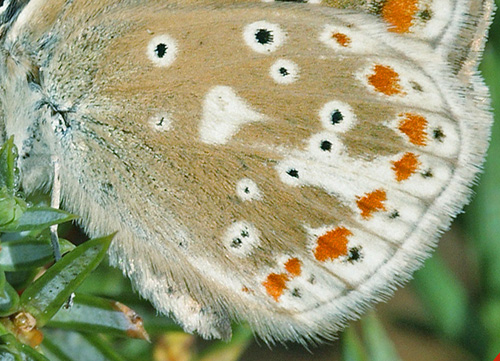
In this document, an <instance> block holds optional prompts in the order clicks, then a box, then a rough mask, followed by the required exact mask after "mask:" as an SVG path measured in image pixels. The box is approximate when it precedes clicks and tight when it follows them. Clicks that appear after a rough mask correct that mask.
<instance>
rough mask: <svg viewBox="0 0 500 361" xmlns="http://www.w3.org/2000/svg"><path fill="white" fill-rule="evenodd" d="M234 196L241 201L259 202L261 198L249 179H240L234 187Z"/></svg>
mask: <svg viewBox="0 0 500 361" xmlns="http://www.w3.org/2000/svg"><path fill="white" fill-rule="evenodd" d="M236 194H237V195H238V197H239V198H240V199H241V200H243V201H252V200H259V199H261V198H262V195H261V193H260V190H259V187H258V186H257V184H256V183H255V182H254V181H252V180H251V179H249V178H243V179H241V180H240V181H239V182H238V184H237V185H236Z"/></svg>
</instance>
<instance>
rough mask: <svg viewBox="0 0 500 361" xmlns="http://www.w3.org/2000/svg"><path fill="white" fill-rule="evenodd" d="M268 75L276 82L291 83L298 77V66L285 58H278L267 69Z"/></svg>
mask: <svg viewBox="0 0 500 361" xmlns="http://www.w3.org/2000/svg"><path fill="white" fill-rule="evenodd" d="M269 75H271V78H273V80H274V81H275V82H276V83H278V84H291V83H293V82H295V81H296V80H297V79H298V78H299V67H298V65H297V64H296V63H294V62H293V61H291V60H287V59H279V60H277V61H276V62H275V63H274V64H273V65H271V69H269Z"/></svg>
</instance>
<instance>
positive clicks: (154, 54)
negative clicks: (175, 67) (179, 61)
mask: <svg viewBox="0 0 500 361" xmlns="http://www.w3.org/2000/svg"><path fill="white" fill-rule="evenodd" d="M177 53H178V47H177V42H176V41H175V39H173V38H172V37H171V36H169V35H167V34H162V35H158V36H155V37H154V38H153V39H151V41H150V42H149V44H148V47H147V55H148V58H149V59H150V60H151V61H152V62H153V63H154V64H155V65H157V66H160V67H166V66H170V65H172V63H173V62H174V61H175V59H176V58H177Z"/></svg>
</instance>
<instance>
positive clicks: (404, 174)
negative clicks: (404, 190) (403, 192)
mask: <svg viewBox="0 0 500 361" xmlns="http://www.w3.org/2000/svg"><path fill="white" fill-rule="evenodd" d="M419 166H420V162H419V160H418V156H417V155H416V154H414V153H410V152H408V153H405V154H404V155H403V156H402V157H401V159H400V160H398V161H395V162H392V170H393V171H394V173H395V175H396V180H397V181H398V182H401V181H404V180H406V179H408V178H410V177H411V176H412V175H413V174H415V172H416V171H417V169H418V167H419Z"/></svg>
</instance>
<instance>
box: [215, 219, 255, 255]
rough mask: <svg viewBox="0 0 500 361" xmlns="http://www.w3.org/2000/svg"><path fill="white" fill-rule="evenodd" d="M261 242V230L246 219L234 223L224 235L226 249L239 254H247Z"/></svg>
mask: <svg viewBox="0 0 500 361" xmlns="http://www.w3.org/2000/svg"><path fill="white" fill-rule="evenodd" d="M259 242H260V239H259V232H258V231H257V229H255V227H254V226H253V225H252V224H250V223H248V222H245V221H241V222H235V223H233V224H232V225H231V226H230V227H229V228H228V229H227V231H226V234H225V237H224V244H225V246H226V249H228V250H230V251H231V253H234V254H235V255H237V256H246V255H247V254H248V253H250V252H251V251H252V250H253V249H254V248H255V247H256V246H257V245H258V244H259Z"/></svg>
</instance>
